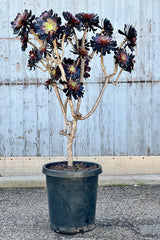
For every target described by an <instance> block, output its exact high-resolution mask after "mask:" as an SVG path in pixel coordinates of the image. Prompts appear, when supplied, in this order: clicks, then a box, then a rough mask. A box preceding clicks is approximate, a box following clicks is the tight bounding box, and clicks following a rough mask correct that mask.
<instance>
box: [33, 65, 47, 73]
mask: <svg viewBox="0 0 160 240" xmlns="http://www.w3.org/2000/svg"><path fill="white" fill-rule="evenodd" d="M35 67H36V68H39V69H40V70H41V71H43V72H47V71H48V69H45V70H44V69H42V68H41V67H40V66H38V65H35Z"/></svg>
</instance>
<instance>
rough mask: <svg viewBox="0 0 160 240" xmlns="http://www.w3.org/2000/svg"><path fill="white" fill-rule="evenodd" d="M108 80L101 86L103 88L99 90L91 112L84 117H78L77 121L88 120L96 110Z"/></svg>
mask: <svg viewBox="0 0 160 240" xmlns="http://www.w3.org/2000/svg"><path fill="white" fill-rule="evenodd" d="M108 80H109V78H106V80H105V82H104V85H103V88H102V90H101V92H100V94H99V96H98V98H97V101H96V102H95V104H94V106H93V108H92V109H91V111H90V112H89V113H88V114H87V115H86V116H84V117H81V116H79V117H78V120H85V119H87V118H89V117H90V116H91V115H92V114H93V113H94V111H95V110H96V108H97V106H98V104H99V102H100V100H101V98H102V96H103V93H104V91H105V89H106V87H107V84H108Z"/></svg>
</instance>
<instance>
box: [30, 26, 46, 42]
mask: <svg viewBox="0 0 160 240" xmlns="http://www.w3.org/2000/svg"><path fill="white" fill-rule="evenodd" d="M30 33H31V34H32V35H33V36H34V37H35V39H36V40H37V42H38V43H39V45H40V46H42V45H43V41H42V40H40V39H39V37H38V36H37V35H36V33H35V32H34V31H33V30H32V29H30Z"/></svg>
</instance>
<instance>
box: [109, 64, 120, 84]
mask: <svg viewBox="0 0 160 240" xmlns="http://www.w3.org/2000/svg"><path fill="white" fill-rule="evenodd" d="M122 72H123V68H121V70H120V71H119V73H118V76H117V80H116V82H114V81H109V83H112V84H113V85H117V84H118V82H119V78H120V75H121V73H122Z"/></svg>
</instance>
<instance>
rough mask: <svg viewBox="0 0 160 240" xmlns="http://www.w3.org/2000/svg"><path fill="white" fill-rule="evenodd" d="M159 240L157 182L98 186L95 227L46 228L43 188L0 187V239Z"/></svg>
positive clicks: (46, 202)
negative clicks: (77, 229) (70, 232)
mask: <svg viewBox="0 0 160 240" xmlns="http://www.w3.org/2000/svg"><path fill="white" fill-rule="evenodd" d="M45 239H47V240H65V239H72V240H84V239H86V240H88V239H91V240H151V239H154V240H160V185H143V184H142V185H130V186H126V185H115V186H100V187H99V188H98V196H97V211H96V227H95V229H94V230H92V231H90V232H87V233H84V234H76V235H63V234H57V233H55V232H54V231H52V230H50V224H49V217H48V200H47V191H46V188H15V189H13V188H4V189H3V188H1V189H0V240H45Z"/></svg>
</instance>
